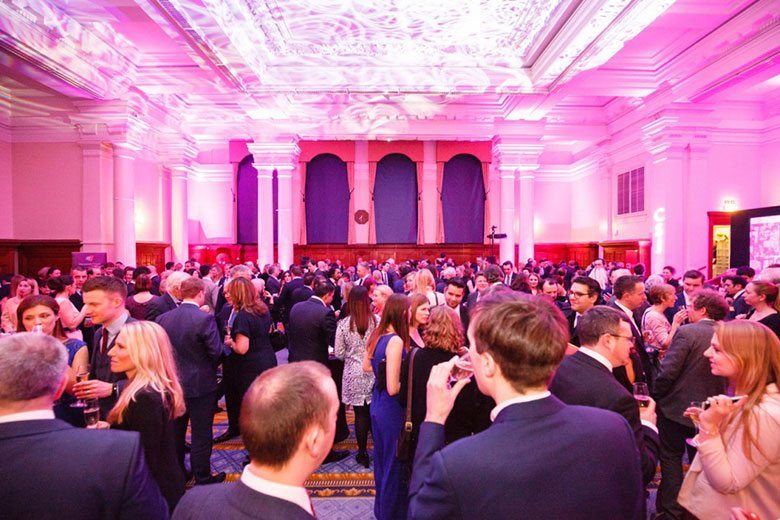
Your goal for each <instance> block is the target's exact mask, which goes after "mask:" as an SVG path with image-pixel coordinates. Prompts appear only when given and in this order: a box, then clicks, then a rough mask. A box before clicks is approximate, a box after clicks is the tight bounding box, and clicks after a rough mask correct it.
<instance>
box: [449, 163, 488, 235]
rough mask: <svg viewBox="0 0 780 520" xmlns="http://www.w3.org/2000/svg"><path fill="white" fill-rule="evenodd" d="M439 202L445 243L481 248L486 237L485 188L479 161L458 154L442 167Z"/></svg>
mask: <svg viewBox="0 0 780 520" xmlns="http://www.w3.org/2000/svg"><path fill="white" fill-rule="evenodd" d="M441 198H442V199H441V200H442V212H443V217H444V237H445V242H446V243H448V244H462V243H480V244H481V243H482V242H483V240H482V235H483V234H484V233H485V230H484V229H483V227H484V220H485V186H484V183H483V182H482V163H480V161H479V159H477V158H476V157H474V156H473V155H469V154H460V155H456V156H455V157H453V158H452V159H450V160H449V161H447V162H446V163H445V164H444V182H443V186H442V193H441Z"/></svg>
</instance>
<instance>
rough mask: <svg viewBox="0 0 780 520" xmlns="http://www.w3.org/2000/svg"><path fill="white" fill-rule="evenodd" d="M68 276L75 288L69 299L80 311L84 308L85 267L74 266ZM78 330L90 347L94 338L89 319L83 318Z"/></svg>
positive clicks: (93, 328)
mask: <svg viewBox="0 0 780 520" xmlns="http://www.w3.org/2000/svg"><path fill="white" fill-rule="evenodd" d="M70 276H71V277H72V278H73V287H74V288H75V289H76V290H75V292H74V293H73V294H71V295H70V301H71V303H72V304H73V306H74V307H76V310H78V311H79V312H81V309H83V308H84V295H83V294H82V293H83V290H84V284H85V283H86V282H87V278H88V275H87V269H86V268H84V267H79V266H76V267H74V268H73V269H71V270H70ZM78 328H79V330H80V331H81V334H82V337H83V338H84V343H86V344H87V345H88V346H89V347H90V348H92V342H93V341H94V339H95V326H94V325H93V324H92V320H91V319H84V320H82V321H81V323H79V327H78Z"/></svg>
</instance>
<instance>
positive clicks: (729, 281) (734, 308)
mask: <svg viewBox="0 0 780 520" xmlns="http://www.w3.org/2000/svg"><path fill="white" fill-rule="evenodd" d="M745 287H747V280H745V279H744V278H743V277H741V276H724V277H723V288H724V289H725V290H726V296H728V297H729V298H731V300H732V303H731V306H730V307H729V313H728V315H727V316H726V321H730V320H733V319H735V318H736V317H737V316H739V315H740V314H747V313H748V312H749V311H750V309H751V307H750V305H748V304H747V303H745Z"/></svg>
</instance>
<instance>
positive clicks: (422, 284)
mask: <svg viewBox="0 0 780 520" xmlns="http://www.w3.org/2000/svg"><path fill="white" fill-rule="evenodd" d="M413 292H414V293H418V294H422V295H423V296H425V297H426V298H428V302H429V303H430V304H431V307H435V306H437V305H443V304H444V295H443V294H442V293H440V292H436V280H435V279H434V278H433V274H432V273H431V272H430V271H429V270H428V269H420V270H419V271H417V273H415V275H414V289H413Z"/></svg>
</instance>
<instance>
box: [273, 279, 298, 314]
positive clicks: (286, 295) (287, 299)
mask: <svg viewBox="0 0 780 520" xmlns="http://www.w3.org/2000/svg"><path fill="white" fill-rule="evenodd" d="M299 287H303V278H293V279H292V280H290V281H289V282H287V283H286V284H284V287H282V292H281V293H279V299H278V300H276V304H277V305H278V306H279V317H280V318H281V319H282V322H283V323H284V324H285V325H287V321H288V320H289V319H290V311H291V310H292V295H293V292H295V289H298V288H299Z"/></svg>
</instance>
